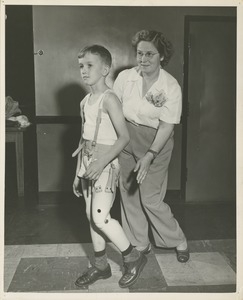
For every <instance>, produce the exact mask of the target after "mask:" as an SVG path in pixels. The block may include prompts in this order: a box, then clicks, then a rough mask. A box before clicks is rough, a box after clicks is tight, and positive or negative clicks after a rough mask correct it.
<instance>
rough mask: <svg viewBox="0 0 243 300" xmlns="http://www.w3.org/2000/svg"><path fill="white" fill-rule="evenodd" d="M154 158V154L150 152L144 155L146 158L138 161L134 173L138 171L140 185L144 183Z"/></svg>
mask: <svg viewBox="0 0 243 300" xmlns="http://www.w3.org/2000/svg"><path fill="white" fill-rule="evenodd" d="M153 158H154V157H153V154H152V153H150V152H147V153H146V154H145V155H144V157H142V158H140V159H139V160H138V162H137V164H136V166H135V168H134V172H137V171H138V174H137V182H138V184H141V183H142V182H143V180H144V179H145V177H146V175H147V173H148V170H149V167H150V165H151V162H152V160H153Z"/></svg>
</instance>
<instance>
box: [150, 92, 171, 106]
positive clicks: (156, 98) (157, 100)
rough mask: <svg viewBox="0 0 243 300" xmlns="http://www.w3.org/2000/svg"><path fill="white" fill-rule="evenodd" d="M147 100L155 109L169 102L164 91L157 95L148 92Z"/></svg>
mask: <svg viewBox="0 0 243 300" xmlns="http://www.w3.org/2000/svg"><path fill="white" fill-rule="evenodd" d="M145 98H146V100H147V101H148V102H149V103H151V104H153V105H154V106H155V107H161V106H163V105H164V103H165V102H166V101H167V96H166V93H165V91H164V90H160V91H159V92H157V93H152V92H148V93H147V94H146V96H145Z"/></svg>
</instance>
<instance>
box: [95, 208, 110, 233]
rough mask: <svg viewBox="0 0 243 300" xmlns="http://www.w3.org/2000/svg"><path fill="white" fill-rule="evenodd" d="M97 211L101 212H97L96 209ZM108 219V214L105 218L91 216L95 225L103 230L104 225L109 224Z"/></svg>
mask: <svg viewBox="0 0 243 300" xmlns="http://www.w3.org/2000/svg"><path fill="white" fill-rule="evenodd" d="M97 213H101V211H100V212H99V210H98V211H97ZM110 220H111V218H110V216H108V217H106V218H102V217H100V216H99V215H96V216H93V222H94V224H95V226H96V227H97V228H99V229H100V230H103V229H104V228H105V226H106V225H108V224H109V222H110Z"/></svg>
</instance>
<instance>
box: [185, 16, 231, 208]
mask: <svg viewBox="0 0 243 300" xmlns="http://www.w3.org/2000/svg"><path fill="white" fill-rule="evenodd" d="M192 22H236V17H232V16H200V15H198V16H185V19H184V64H183V74H184V75H183V97H182V99H183V101H182V118H181V123H182V143H181V200H182V201H183V202H186V184H187V119H188V116H189V101H188V100H189V99H188V83H189V52H190V25H191V23H192Z"/></svg>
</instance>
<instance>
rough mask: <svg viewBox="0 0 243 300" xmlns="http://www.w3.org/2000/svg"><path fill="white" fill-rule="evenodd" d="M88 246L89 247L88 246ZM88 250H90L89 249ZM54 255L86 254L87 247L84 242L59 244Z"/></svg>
mask: <svg viewBox="0 0 243 300" xmlns="http://www.w3.org/2000/svg"><path fill="white" fill-rule="evenodd" d="M89 248H90V247H89ZM89 252H90V251H89ZM56 256H57V257H59V256H87V247H85V245H84V244H81V243H80V244H59V245H57V253H56Z"/></svg>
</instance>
